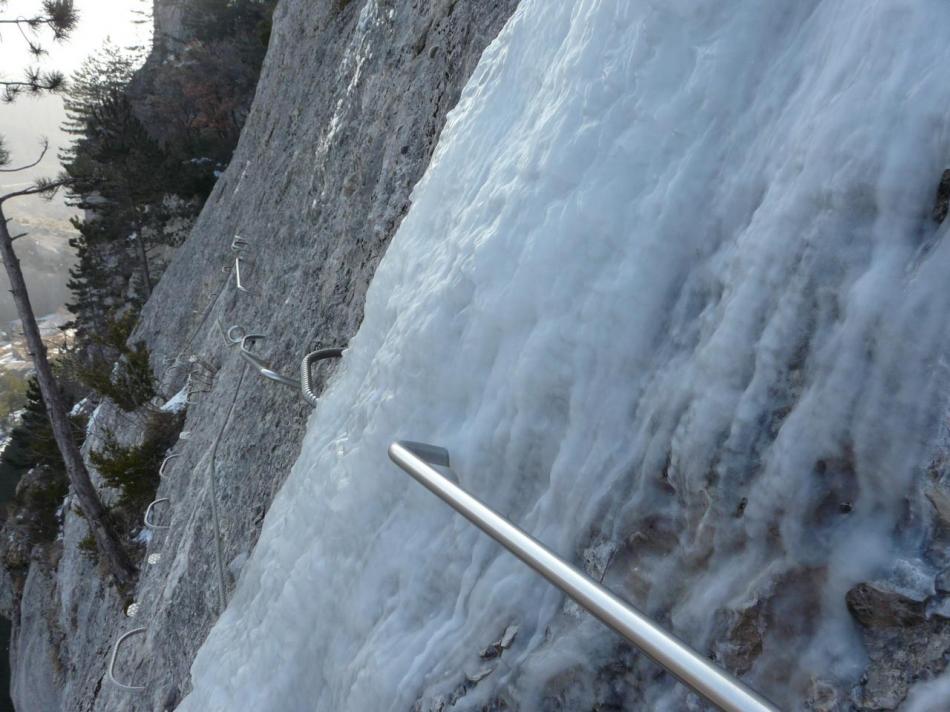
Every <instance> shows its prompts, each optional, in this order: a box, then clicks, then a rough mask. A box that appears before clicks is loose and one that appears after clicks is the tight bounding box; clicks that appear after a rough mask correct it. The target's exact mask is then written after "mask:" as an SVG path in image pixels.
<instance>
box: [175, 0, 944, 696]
mask: <svg viewBox="0 0 950 712" xmlns="http://www.w3.org/2000/svg"><path fill="white" fill-rule="evenodd" d="M374 2H376V0H367V7H366V8H364V12H369V8H370V6H372V5H373V3H374ZM948 37H950V5H948V4H947V3H946V2H944V1H943V0H890V1H886V2H885V1H881V2H868V0H786V1H784V2H762V3H755V2H753V3H750V2H739V1H738V0H710V1H709V2H703V3H695V2H685V1H681V0H578V1H577V2H547V1H545V0H523V1H522V3H521V5H520V7H519V9H518V10H517V12H516V13H515V15H514V16H513V18H512V19H511V20H510V22H509V23H508V25H507V26H506V27H505V29H504V30H503V32H502V33H501V35H500V36H499V37H498V38H497V40H496V41H495V42H494V43H493V44H492V45H491V46H490V47H489V49H488V50H487V51H486V52H485V54H484V56H483V57H482V59H481V63H480V65H479V67H478V69H477V71H476V72H475V74H474V76H473V78H472V79H471V81H470V82H469V84H468V86H467V87H466V89H465V92H464V94H463V96H462V99H461V101H460V103H459V105H458V107H457V108H456V109H455V110H454V111H453V113H452V115H451V116H450V119H449V122H448V124H447V126H446V128H445V130H444V132H443V134H442V137H441V140H440V145H439V147H438V149H437V152H436V155H435V157H434V159H433V161H432V163H431V165H430V167H429V169H428V172H427V174H426V176H425V177H424V179H423V180H422V181H421V182H420V183H419V185H418V186H417V187H416V189H415V192H414V196H413V206H412V209H411V211H410V213H409V215H408V216H407V218H406V219H405V221H404V223H403V224H402V226H401V228H400V229H399V231H398V233H397V235H396V237H395V238H394V240H393V242H392V244H391V246H390V248H389V252H388V253H387V254H386V256H385V258H384V260H383V262H382V263H381V265H380V267H379V270H378V272H377V274H376V277H375V280H374V282H373V284H372V285H371V288H370V291H369V294H368V297H367V303H366V313H365V319H364V321H363V324H362V327H361V329H360V331H359V333H358V335H357V336H356V338H354V339H353V341H352V343H351V344H350V348H349V350H348V351H347V353H346V355H345V357H344V359H343V361H342V363H341V365H340V367H339V370H338V371H337V372H336V374H335V376H334V378H333V380H332V382H331V384H330V386H329V388H328V389H327V391H326V392H325V393H324V395H323V396H322V399H321V402H320V404H319V406H318V408H317V409H316V411H315V412H314V415H313V417H312V419H311V422H310V425H309V430H308V434H307V437H306V440H305V442H304V443H303V450H302V454H301V456H300V459H299V460H298V462H297V463H296V465H295V467H294V469H293V472H292V473H291V474H290V476H289V478H288V480H287V481H286V484H285V485H284V487H283V490H282V491H281V493H280V494H279V496H278V497H277V499H276V501H275V503H274V505H273V508H272V509H271V511H270V512H269V513H268V515H267V519H266V522H265V526H264V530H263V534H262V536H261V539H260V542H259V544H258V546H257V548H256V550H255V552H254V554H253V556H252V557H251V559H250V561H249V562H248V564H247V565H246V566H245V568H244V571H243V574H242V578H241V581H240V584H239V586H238V590H237V592H236V593H235V595H234V597H233V599H232V600H231V601H230V605H229V607H228V609H227V611H226V612H225V613H224V615H223V616H222V617H221V618H220V620H219V621H218V623H217V625H216V626H215V627H214V629H213V630H212V632H211V635H210V637H209V638H208V640H207V642H206V643H205V645H204V647H203V648H202V650H201V652H200V653H199V655H198V658H197V660H196V661H195V663H194V666H193V670H192V673H193V685H194V689H193V691H192V692H191V694H190V696H189V697H188V698H187V699H186V700H185V701H184V702H183V703H182V705H181V706H180V707H179V709H180V710H186V711H188V712H199V711H200V712H208V711H212V712H218V711H222V712H223V711H224V710H232V709H253V710H268V711H270V710H274V711H277V710H280V711H281V712H297V711H300V712H303V711H305V710H306V711H312V710H320V711H323V712H382V711H385V710H392V711H397V710H398V711H399V712H406V711H408V710H410V709H412V708H413V705H414V704H416V703H417V702H419V707H418V709H420V710H427V709H432V710H435V709H439V707H438V703H439V699H440V696H442V697H443V698H444V699H449V700H451V699H453V698H457V697H458V695H459V691H460V690H462V691H464V692H465V695H464V697H461V698H459V699H457V702H456V704H455V706H454V707H453V708H452V709H466V710H467V709H481V706H483V705H487V704H489V703H490V702H492V701H493V700H502V701H507V702H508V703H509V704H511V703H516V705H517V709H520V710H522V711H528V710H554V709H564V710H580V709H590V706H591V702H590V701H591V700H592V699H593V696H594V695H596V694H599V693H597V690H596V687H597V680H599V679H601V680H602V679H614V680H617V679H619V680H621V682H619V683H617V682H615V683H613V684H614V686H615V688H616V689H615V690H614V693H613V694H615V695H617V696H618V698H619V700H620V703H622V704H623V705H624V708H629V709H658V710H664V709H668V710H682V709H685V707H684V699H685V693H684V691H683V690H682V688H680V687H678V686H676V685H674V684H673V683H672V682H671V681H670V680H669V679H668V678H661V679H656V676H655V674H654V672H655V669H654V668H652V667H651V666H650V664H649V663H647V662H644V661H634V660H633V657H632V655H631V654H630V653H629V651H627V650H626V649H625V648H623V647H622V646H621V645H620V644H619V641H618V639H617V637H616V636H614V635H613V634H612V633H611V632H610V631H608V630H606V629H605V628H604V627H603V626H601V625H600V624H599V623H596V622H595V621H593V620H591V619H590V618H589V617H588V616H586V615H585V614H582V613H580V612H579V611H578V610H577V609H576V607H574V606H573V605H570V604H566V603H565V601H564V599H563V598H562V597H561V596H560V595H559V594H558V592H557V591H555V590H554V589H553V588H552V587H551V586H549V585H548V584H546V583H545V582H543V581H542V580H540V579H539V578H538V577H537V576H535V575H534V574H532V573H531V572H530V571H528V570H527V569H526V568H525V567H524V566H523V565H521V564H520V563H518V562H517V561H516V560H515V559H514V558H513V557H512V556H510V555H508V554H506V553H504V552H503V551H502V550H501V549H500V548H499V547H498V546H497V545H495V544H494V543H493V542H491V541H490V540H489V539H488V538H487V537H485V536H484V535H482V534H480V533H479V532H477V531H476V530H475V529H474V528H473V527H472V526H471V525H469V524H468V523H467V522H465V521H464V520H462V518H461V517H459V516H458V515H456V514H454V513H453V512H451V511H450V510H449V509H448V508H447V507H446V506H444V505H443V504H442V503H440V502H439V501H438V500H436V498H435V497H433V496H432V495H431V494H429V493H428V492H426V491H424V490H423V489H422V488H421V487H419V486H418V485H417V484H416V483H414V482H412V481H411V480H410V479H409V478H408V477H407V476H406V475H405V474H404V473H402V472H401V471H400V470H398V469H397V468H396V467H395V466H394V465H393V464H392V463H391V462H390V461H389V460H388V458H387V456H386V449H387V446H388V445H389V443H390V442H391V441H393V440H394V439H398V438H408V439H413V440H421V441H425V442H430V443H434V444H437V445H442V446H444V447H446V448H448V449H449V450H450V451H451V453H452V458H453V461H454V469H455V471H456V472H457V474H458V475H459V478H460V480H461V483H462V485H463V486H464V487H465V488H466V489H468V490H469V491H471V492H472V493H473V494H475V495H476V496H478V497H480V498H482V499H483V500H485V501H486V502H487V503H489V504H490V505H492V506H494V507H495V508H497V509H498V510H499V511H500V512H502V513H503V514H504V515H505V516H507V517H509V518H510V519H511V520H512V521H514V522H516V523H517V524H518V525H519V526H521V527H522V528H524V529H526V530H527V531H529V532H531V533H532V534H533V535H535V536H536V537H538V538H540V539H541V540H542V541H544V542H545V543H546V544H547V545H548V546H550V547H551V548H553V549H554V550H556V551H558V552H560V553H561V554H562V555H565V556H567V557H568V558H570V559H572V560H573V561H575V562H576V563H577V564H578V565H580V566H584V567H586V568H587V570H588V571H590V572H591V573H592V574H593V575H595V576H596V577H597V578H600V577H601V576H603V579H604V581H605V584H606V585H607V586H609V587H610V588H611V589H613V590H614V591H616V592H617V593H618V594H620V595H622V596H623V597H625V598H627V599H628V600H630V601H631V602H633V603H634V604H636V605H638V606H639V607H641V608H642V609H644V610H646V611H648V612H649V613H650V614H651V615H653V616H654V617H656V618H657V619H658V620H660V621H662V622H663V624H664V625H665V626H666V627H667V628H669V629H670V630H672V631H675V632H676V633H677V635H679V636H680V637H682V638H683V639H685V640H687V641H689V642H690V643H691V644H692V645H694V646H695V647H697V648H698V649H700V650H704V651H710V652H713V653H715V654H716V655H717V658H718V659H719V660H720V661H722V662H723V664H725V665H727V666H728V667H730V668H731V669H733V670H738V671H739V672H740V673H741V674H742V675H743V678H744V679H745V680H746V681H748V682H749V683H750V684H751V685H753V686H754V687H756V688H757V689H759V690H761V691H762V692H763V693H765V694H767V695H768V696H770V697H771V698H772V699H774V700H775V701H776V702H777V703H779V704H780V705H782V706H783V707H785V708H789V709H797V708H800V707H801V706H802V705H803V700H804V699H805V698H806V696H807V694H808V691H809V690H810V689H812V686H813V681H814V680H819V681H820V680H825V681H828V682H830V683H833V684H834V685H838V686H844V687H850V686H851V685H853V684H855V683H856V682H857V678H858V677H859V676H860V675H861V672H862V671H863V669H864V667H865V665H866V659H865V653H864V649H863V647H862V645H861V643H860V637H859V635H858V632H857V630H856V627H855V625H854V623H853V621H852V620H851V618H850V616H849V613H848V611H847V609H846V606H845V598H844V597H845V593H846V592H847V591H848V590H849V589H850V588H851V587H852V586H854V585H855V584H856V583H858V582H861V581H867V580H870V579H872V578H874V577H877V576H882V575H887V574H888V573H889V572H890V571H892V570H893V569H894V568H895V567H897V568H901V569H902V570H905V571H907V572H910V573H908V574H907V577H908V578H909V579H914V577H917V579H919V580H924V581H926V577H927V576H928V575H930V576H932V574H933V571H931V570H929V569H928V566H930V564H927V563H925V562H924V561H923V560H921V559H920V556H921V548H922V546H923V544H922V542H924V541H925V539H926V536H927V531H928V527H929V517H930V509H929V506H928V503H927V502H926V499H925V497H924V492H923V487H924V483H925V479H926V467H927V465H928V463H929V462H930V460H931V458H932V457H934V450H935V448H936V446H937V445H936V444H937V443H938V441H939V437H940V429H941V428H942V427H945V417H944V414H945V406H946V395H947V393H948V383H947V380H948V368H947V366H948V364H947V361H946V355H947V347H948V339H950V332H948V329H947V315H948V314H950V288H948V285H950V244H948V241H947V240H946V239H944V233H945V229H944V228H943V227H940V226H938V225H936V223H934V222H933V220H932V218H931V217H930V209H931V207H932V205H933V194H934V189H935V187H936V184H937V181H938V179H939V177H940V174H941V171H942V170H943V168H944V167H945V166H944V163H943V162H944V161H945V160H946V159H947V157H950V131H948V129H950V81H947V79H946V68H947V67H948V66H950V42H948V40H947V38H948ZM328 130H329V128H328ZM895 532H896V533H895ZM749 620H751V621H753V624H752V627H754V628H756V631H757V632H756V633H755V635H759V636H760V638H761V639H760V641H759V642H758V643H757V644H751V645H746V646H743V645H742V642H741V640H738V639H737V638H736V636H737V635H740V634H744V633H742V631H743V628H742V626H743V625H744V624H745V625H747V627H748V621H749ZM509 624H517V625H518V626H519V632H518V636H517V638H516V639H515V641H514V644H513V645H512V647H511V649H510V650H507V651H505V652H504V654H503V655H502V656H501V657H500V658H495V659H493V660H488V661H485V660H481V659H480V658H479V651H481V650H482V649H484V648H485V647H486V646H488V645H490V644H491V643H493V642H494V641H496V640H497V639H498V638H499V637H500V636H501V634H502V632H503V631H504V630H505V628H506V627H507V626H508V625H509ZM737 630H738V631H739V633H737V632H736V631H737ZM746 632H747V631H746ZM618 665H620V666H621V668H623V667H629V668H630V671H628V672H623V670H621V673H616V668H617V666H618ZM487 669H491V670H492V672H491V674H489V675H488V676H487V677H485V678H484V679H482V680H481V681H480V682H478V683H477V684H476V683H471V682H470V683H468V684H466V683H465V680H466V674H468V675H470V676H473V678H474V677H478V676H479V674H480V673H481V672H484V671H485V670H487ZM611 671H613V673H612V672H611ZM614 673H616V674H614ZM611 674H613V675H614V676H613V678H611ZM924 696H925V695H923V694H921V695H920V698H921V699H923V697H924ZM498 704H499V706H498V707H495V708H492V709H514V708H515V707H502V706H500V705H501V704H502V703H501V702H499V703H498ZM585 705H586V706H585Z"/></svg>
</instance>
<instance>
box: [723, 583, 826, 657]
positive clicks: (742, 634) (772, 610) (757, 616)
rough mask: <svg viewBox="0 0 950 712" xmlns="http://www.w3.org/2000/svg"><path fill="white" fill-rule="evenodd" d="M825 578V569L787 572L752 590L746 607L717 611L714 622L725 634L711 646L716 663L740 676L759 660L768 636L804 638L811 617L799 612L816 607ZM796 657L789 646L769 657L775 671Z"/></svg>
mask: <svg viewBox="0 0 950 712" xmlns="http://www.w3.org/2000/svg"><path fill="white" fill-rule="evenodd" d="M824 575H825V572H824V570H823V569H817V568H815V569H811V568H809V569H796V570H790V571H786V572H785V573H783V574H779V575H776V576H775V577H773V578H771V579H769V580H768V581H767V582H766V583H764V584H763V585H762V586H761V587H759V588H758V589H757V590H755V591H754V592H753V593H752V595H751V596H750V598H749V600H748V602H747V603H746V604H745V605H743V606H737V607H736V608H734V609H732V610H726V611H720V612H719V613H718V614H717V622H718V623H719V625H720V626H722V627H724V628H725V630H726V633H725V636H724V637H723V639H722V640H721V641H720V642H719V643H717V644H716V645H715V646H714V651H715V654H716V657H717V659H718V660H719V662H720V663H721V664H722V665H724V666H725V667H726V668H727V669H729V670H731V671H732V672H735V673H736V674H738V675H743V674H745V673H746V672H748V671H749V670H751V669H752V666H753V665H754V664H755V662H756V661H757V660H758V659H759V656H760V655H761V654H762V652H763V650H764V649H765V646H766V645H767V644H768V640H769V638H770V636H772V637H773V639H775V638H774V636H775V635H778V636H779V637H778V638H777V639H776V640H777V641H787V640H789V639H801V638H802V637H807V635H808V634H809V633H810V626H811V625H812V624H811V622H810V620H811V618H810V616H803V615H801V614H800V613H798V612H800V611H808V610H814V609H816V608H818V606H819V605H820V602H819V600H818V598H817V595H818V594H817V592H818V591H820V590H821V582H822V580H823V578H824ZM793 629H795V630H793ZM783 644H784V643H783ZM795 654H796V653H795V650H794V648H792V647H788V648H787V650H786V651H785V652H784V653H780V652H778V651H777V650H776V651H775V652H773V654H772V655H771V656H770V658H771V659H772V660H773V663H772V664H773V665H774V666H775V667H776V668H778V667H780V666H782V665H786V664H790V663H791V661H787V662H783V660H787V657H786V656H792V657H793V656H794V655H795Z"/></svg>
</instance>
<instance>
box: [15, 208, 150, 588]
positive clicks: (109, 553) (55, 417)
mask: <svg viewBox="0 0 950 712" xmlns="http://www.w3.org/2000/svg"><path fill="white" fill-rule="evenodd" d="M20 194H23V193H20ZM10 197H15V196H13V195H9V196H4V197H3V198H0V258H2V259H3V266H4V268H5V269H6V271H7V277H9V279H10V287H11V289H10V291H11V292H12V293H13V300H14V302H15V303H16V308H17V312H18V313H19V315H20V321H21V322H22V323H23V335H24V337H25V338H26V343H27V347H28V349H29V351H30V355H31V356H32V357H33V366H34V367H35V368H36V380H37V382H38V383H39V387H40V392H41V393H42V394H43V402H44V403H45V404H46V410H47V412H48V413H49V419H50V423H51V424H52V427H53V436H54V437H55V439H56V445H57V447H58V448H59V452H60V454H62V456H63V462H64V463H65V465H66V475H67V477H68V478H69V482H70V484H71V485H72V488H73V490H74V491H75V492H76V496H77V497H78V498H79V504H80V506H81V507H82V511H83V514H84V515H85V518H86V523H87V524H88V525H89V528H90V530H91V531H92V534H93V536H94V537H95V540H96V546H97V548H98V550H99V554H100V556H101V557H102V559H103V561H104V562H105V565H106V568H107V570H108V571H109V573H110V574H111V575H112V576H113V577H114V578H115V581H116V583H117V584H118V586H119V587H120V588H128V587H129V586H130V585H131V584H132V583H133V581H134V580H135V573H136V569H135V566H134V564H133V563H132V560H131V559H130V558H129V555H128V553H127V552H126V551H125V549H124V548H123V547H122V544H121V543H120V541H119V538H118V536H117V535H116V532H115V529H114V528H113V526H112V525H111V524H110V522H109V513H108V511H107V510H106V508H105V506H104V505H103V504H102V500H101V499H99V494H98V493H97V492H96V489H95V487H94V486H93V484H92V480H91V479H90V478H89V471H88V470H87V469H86V465H85V463H84V462H83V459H82V454H81V453H80V452H79V447H78V446H77V445H76V441H75V440H74V439H73V435H72V432H71V430H70V424H69V418H68V416H67V413H66V404H65V402H64V401H63V397H62V394H61V393H60V390H59V387H58V384H57V383H56V379H55V377H54V376H53V371H52V369H51V368H50V363H49V359H48V358H47V356H46V345H45V344H44V343H43V339H42V338H41V336H40V329H39V326H37V323H36V317H35V316H34V314H33V307H32V305H31V304H30V295H29V293H28V292H27V289H26V282H25V281H24V280H23V272H22V270H21V269H20V260H19V259H17V256H16V252H15V251H14V249H13V238H12V236H11V235H10V231H9V230H8V229H7V221H6V220H5V219H4V216H3V201H4V200H6V199H7V198H10Z"/></svg>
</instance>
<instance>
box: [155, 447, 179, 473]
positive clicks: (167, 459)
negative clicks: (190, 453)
mask: <svg viewBox="0 0 950 712" xmlns="http://www.w3.org/2000/svg"><path fill="white" fill-rule="evenodd" d="M176 457H181V453H174V454H172V455H168V456H167V457H166V458H165V459H164V460H162V466H161V467H159V468H158V476H159V478H161V479H165V466H166V465H168V463H169V462H170V461H171V460H174V459H175V458H176Z"/></svg>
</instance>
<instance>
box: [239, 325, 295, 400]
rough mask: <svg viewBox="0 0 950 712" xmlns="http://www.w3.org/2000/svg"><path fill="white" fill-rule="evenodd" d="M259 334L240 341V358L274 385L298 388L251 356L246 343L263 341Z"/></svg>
mask: <svg viewBox="0 0 950 712" xmlns="http://www.w3.org/2000/svg"><path fill="white" fill-rule="evenodd" d="M263 338H264V337H263V335H261V334H247V335H246V336H245V337H244V338H243V339H241V356H242V357H243V358H244V360H245V361H247V362H248V363H249V364H251V365H252V366H254V368H256V369H257V372H258V373H260V374H261V375H262V376H263V377H264V378H266V379H268V380H270V381H274V383H280V384H281V385H284V386H289V387H290V388H300V383H299V382H298V381H297V380H295V379H293V378H288V377H287V376H284V375H283V374H280V373H278V372H277V371H275V370H274V369H272V368H271V367H270V366H268V365H267V364H266V363H264V361H262V360H261V359H260V357H258V356H255V355H254V354H252V353H251V352H250V351H249V350H248V347H247V342H248V341H253V340H255V339H263Z"/></svg>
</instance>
